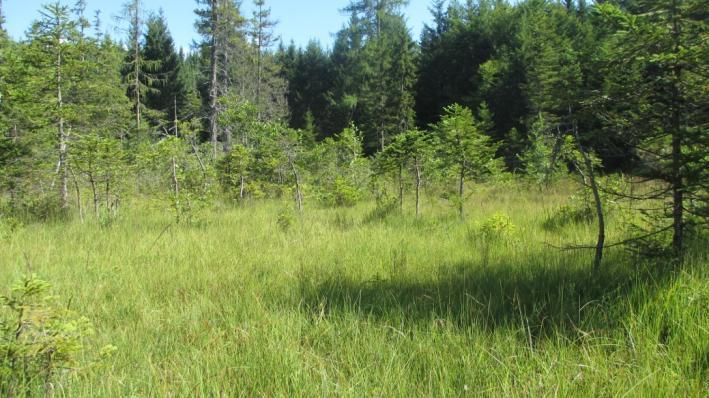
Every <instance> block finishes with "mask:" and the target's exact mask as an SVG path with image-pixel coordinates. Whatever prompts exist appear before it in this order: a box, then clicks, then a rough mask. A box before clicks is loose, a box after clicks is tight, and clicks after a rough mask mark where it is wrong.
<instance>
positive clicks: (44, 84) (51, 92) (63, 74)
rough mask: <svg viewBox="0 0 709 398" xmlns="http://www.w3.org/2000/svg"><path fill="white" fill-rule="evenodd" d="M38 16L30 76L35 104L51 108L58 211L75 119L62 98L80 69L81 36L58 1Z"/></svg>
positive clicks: (63, 202) (63, 203)
mask: <svg viewBox="0 0 709 398" xmlns="http://www.w3.org/2000/svg"><path fill="white" fill-rule="evenodd" d="M40 14H41V19H40V20H38V21H37V22H35V23H34V24H33V26H32V28H31V30H30V31H29V33H28V37H29V39H30V41H31V43H30V46H31V48H30V49H28V51H30V52H31V54H30V55H29V60H30V62H31V63H32V64H33V66H34V67H35V68H36V69H37V72H39V73H37V75H35V76H34V77H33V81H32V83H31V85H32V86H34V88H35V89H36V90H37V92H38V93H42V94H44V97H43V98H42V99H41V101H37V103H38V104H40V103H41V104H42V105H49V106H50V109H51V116H50V117H49V119H50V120H51V123H52V124H53V125H54V128H55V129H56V130H55V131H56V134H55V140H54V142H55V143H56V148H57V152H58V153H57V157H58V162H57V167H56V172H57V174H58V175H59V201H60V205H61V208H62V209H63V210H64V211H66V210H67V209H68V207H69V201H68V179H69V172H68V166H67V162H68V146H67V143H68V140H69V134H68V131H67V128H66V122H67V119H71V118H73V117H75V115H76V109H74V108H73V107H71V106H67V105H69V104H68V103H67V102H68V101H71V100H72V99H68V98H65V95H67V94H70V93H71V88H72V87H71V85H72V82H73V80H74V79H75V77H76V74H77V69H78V68H79V67H80V59H81V54H80V52H79V51H78V48H77V46H76V43H77V42H78V41H79V38H80V34H79V30H78V24H77V22H76V21H74V20H72V19H71V16H70V15H71V14H70V10H69V8H68V7H66V6H62V5H60V3H58V2H57V3H54V4H49V5H46V6H44V7H43V9H42V11H41V12H40ZM46 76H51V79H49V80H47V79H46ZM67 100H68V101H67ZM38 113H39V114H43V113H44V112H42V111H38Z"/></svg>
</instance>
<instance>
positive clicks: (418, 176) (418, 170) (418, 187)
mask: <svg viewBox="0 0 709 398" xmlns="http://www.w3.org/2000/svg"><path fill="white" fill-rule="evenodd" d="M420 203H421V164H420V163H419V160H418V159H416V217H418V216H419V214H420V206H421V205H420Z"/></svg>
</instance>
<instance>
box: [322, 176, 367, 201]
mask: <svg viewBox="0 0 709 398" xmlns="http://www.w3.org/2000/svg"><path fill="white" fill-rule="evenodd" d="M362 196H363V195H362V192H361V191H360V190H359V189H357V187H355V186H353V185H352V184H350V183H349V182H348V181H347V180H345V179H344V178H342V177H337V178H335V181H334V183H333V185H332V187H331V189H330V190H329V191H328V192H326V193H324V194H323V202H325V204H327V205H330V206H334V207H352V206H354V205H356V204H357V202H359V201H360V200H361V199H362Z"/></svg>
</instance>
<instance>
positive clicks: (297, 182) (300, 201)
mask: <svg viewBox="0 0 709 398" xmlns="http://www.w3.org/2000/svg"><path fill="white" fill-rule="evenodd" d="M290 167H291V170H292V172H293V178H294V179H295V205H296V207H297V208H298V212H299V213H302V212H303V194H302V192H301V191H300V175H299V174H298V169H297V168H296V167H295V163H293V162H292V161H291V162H290Z"/></svg>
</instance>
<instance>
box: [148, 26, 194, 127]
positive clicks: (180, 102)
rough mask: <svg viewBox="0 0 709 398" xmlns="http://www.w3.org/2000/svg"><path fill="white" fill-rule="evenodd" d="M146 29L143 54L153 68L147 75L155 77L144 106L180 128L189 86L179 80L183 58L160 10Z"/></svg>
mask: <svg viewBox="0 0 709 398" xmlns="http://www.w3.org/2000/svg"><path fill="white" fill-rule="evenodd" d="M146 25H147V31H146V33H145V38H144V42H145V44H144V46H143V49H142V57H143V59H144V60H145V62H146V65H150V64H152V65H153V66H154V67H153V68H151V70H146V71H145V72H144V73H145V74H148V73H150V74H152V75H153V76H154V77H155V80H154V85H153V89H152V90H150V91H148V92H147V93H146V96H145V106H146V107H147V108H149V109H152V110H155V111H157V112H160V114H161V116H162V117H163V118H165V119H166V120H167V121H169V123H170V124H171V125H172V129H173V130H174V129H175V128H177V125H176V124H175V121H176V120H179V116H178V112H179V109H182V107H184V106H185V101H186V96H187V93H186V88H185V87H184V85H183V82H182V80H180V76H181V75H180V67H181V59H180V57H179V55H178V54H177V52H176V51H175V45H174V42H173V39H172V36H171V35H170V32H169V30H168V28H167V22H166V21H165V17H164V15H163V14H162V12H160V14H158V15H154V16H152V17H151V18H149V19H148V22H147V24H146Z"/></svg>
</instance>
